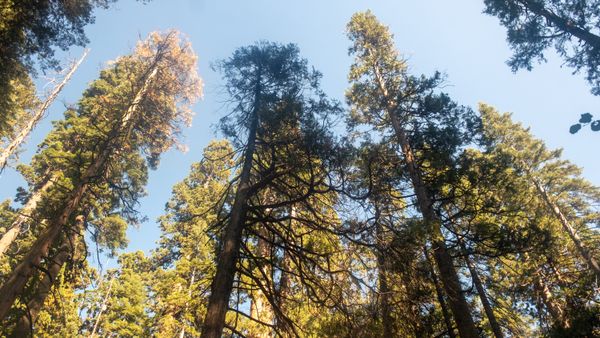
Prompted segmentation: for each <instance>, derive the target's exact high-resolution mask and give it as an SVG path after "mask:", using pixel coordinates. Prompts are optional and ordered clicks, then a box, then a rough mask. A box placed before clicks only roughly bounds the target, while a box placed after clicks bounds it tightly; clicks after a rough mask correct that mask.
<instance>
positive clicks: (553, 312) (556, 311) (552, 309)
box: [533, 273, 570, 328]
mask: <svg viewBox="0 0 600 338" xmlns="http://www.w3.org/2000/svg"><path fill="white" fill-rule="evenodd" d="M533 288H534V289H535V290H536V291H537V292H538V294H539V297H540V299H541V300H542V303H543V304H544V306H545V307H546V310H548V313H549V314H550V317H552V320H553V321H554V322H556V323H558V324H559V325H560V326H561V327H564V328H568V327H569V326H570V325H569V322H568V321H567V320H566V319H565V316H564V311H563V309H562V308H561V306H560V305H559V304H558V303H556V300H555V299H554V296H553V295H552V291H550V289H549V288H548V286H547V285H546V283H544V280H543V279H542V277H541V276H539V274H537V273H536V276H535V277H534V281H533Z"/></svg>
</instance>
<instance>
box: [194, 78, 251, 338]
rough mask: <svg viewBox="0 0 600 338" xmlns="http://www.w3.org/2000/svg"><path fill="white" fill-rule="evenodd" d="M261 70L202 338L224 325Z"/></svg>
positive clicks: (247, 181)
mask: <svg viewBox="0 0 600 338" xmlns="http://www.w3.org/2000/svg"><path fill="white" fill-rule="evenodd" d="M260 74H261V71H260V68H259V70H258V76H257V79H256V87H255V92H254V107H253V111H252V113H251V116H250V119H251V121H250V127H249V128H248V141H247V143H246V151H245V152H244V164H243V166H242V172H241V174H240V182H239V184H238V188H237V191H236V193H235V200H234V202H233V206H232V208H231V212H230V215H229V223H228V224H227V227H226V228H225V234H224V236H223V240H222V241H223V247H222V249H221V252H220V253H219V256H218V258H217V272H216V274H215V277H214V279H213V282H212V285H211V293H210V296H209V298H208V306H207V308H206V316H205V318H204V325H203V328H202V334H201V337H202V338H220V337H221V334H222V333H223V327H224V326H225V315H226V313H227V309H228V307H229V296H230V295H231V290H232V288H233V280H234V277H235V272H236V264H237V260H238V255H239V251H240V245H241V243H240V241H241V240H242V231H243V229H244V224H245V221H246V204H247V200H248V197H249V194H250V188H251V187H252V185H251V182H250V176H251V171H252V162H253V158H254V151H255V148H256V135H257V129H258V120H259V117H258V112H259V109H260V96H261V93H262V88H261V75H260Z"/></svg>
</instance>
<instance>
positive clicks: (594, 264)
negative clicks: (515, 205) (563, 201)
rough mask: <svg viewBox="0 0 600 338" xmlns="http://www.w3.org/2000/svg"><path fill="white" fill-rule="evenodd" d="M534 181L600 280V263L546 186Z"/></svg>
mask: <svg viewBox="0 0 600 338" xmlns="http://www.w3.org/2000/svg"><path fill="white" fill-rule="evenodd" d="M529 174H530V176H531V173H529ZM532 180H533V183H534V185H535V188H536V189H537V191H538V192H539V194H540V195H541V196H542V198H543V199H544V201H545V202H546V204H547V205H548V208H550V210H551V211H552V213H553V214H554V216H555V217H556V218H557V219H558V220H559V221H560V224H561V225H562V227H563V229H564V230H565V231H566V232H567V233H568V234H569V237H570V238H571V240H572V241H573V243H575V246H576V247H577V250H578V251H579V254H580V255H581V257H583V259H584V260H585V262H586V263H587V265H588V267H589V268H590V269H591V270H592V271H594V273H595V274H596V276H597V277H598V278H600V265H598V262H597V261H596V259H595V258H594V256H592V253H591V252H590V251H589V250H588V248H587V247H586V246H585V244H584V243H583V241H582V240H581V238H580V237H579V235H578V234H577V232H576V231H575V229H574V228H573V227H572V226H571V224H570V223H569V220H567V218H566V217H565V215H564V214H563V213H562V211H561V210H560V208H559V207H558V205H557V204H556V203H554V202H553V201H552V199H551V198H550V196H549V195H548V192H547V191H546V189H544V186H542V184H541V183H540V182H538V181H537V180H536V179H535V178H532Z"/></svg>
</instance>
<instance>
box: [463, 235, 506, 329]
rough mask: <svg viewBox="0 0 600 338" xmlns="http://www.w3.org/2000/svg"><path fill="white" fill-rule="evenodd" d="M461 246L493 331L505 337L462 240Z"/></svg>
mask: <svg viewBox="0 0 600 338" xmlns="http://www.w3.org/2000/svg"><path fill="white" fill-rule="evenodd" d="M460 246H461V249H462V253H463V255H464V258H465V263H466V264H467V268H468V269H469V272H470V273H471V279H472V280H473V284H475V289H477V294H478V295H479V299H480V300H481V304H482V305H483V310H484V311H485V315H486V316H487V318H488V321H489V322H490V326H491V328H492V332H493V333H494V336H495V337H496V338H503V337H504V334H503V333H502V329H501V328H500V324H499V323H498V320H497V319H496V315H495V314H494V309H493V308H492V304H491V303H490V301H489V299H488V297H487V294H486V292H485V288H484V286H483V283H482V282H481V279H480V278H479V273H478V272H477V269H476V268H475V267H474V266H473V264H472V263H471V258H470V257H469V254H468V252H467V249H466V248H465V246H464V244H463V243H462V242H460Z"/></svg>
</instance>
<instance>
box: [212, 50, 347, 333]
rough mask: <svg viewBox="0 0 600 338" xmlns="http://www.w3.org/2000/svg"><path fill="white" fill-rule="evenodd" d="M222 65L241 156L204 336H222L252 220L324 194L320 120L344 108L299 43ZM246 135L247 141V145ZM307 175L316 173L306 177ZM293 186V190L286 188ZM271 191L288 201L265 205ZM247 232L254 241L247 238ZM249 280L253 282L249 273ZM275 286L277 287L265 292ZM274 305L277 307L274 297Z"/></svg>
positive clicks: (240, 53) (242, 53) (227, 126)
mask: <svg viewBox="0 0 600 338" xmlns="http://www.w3.org/2000/svg"><path fill="white" fill-rule="evenodd" d="M219 68H220V69H221V70H222V72H223V74H224V77H225V79H226V81H227V85H226V88H227V90H228V92H229V94H230V95H231V97H232V107H233V110H232V114H231V115H230V116H228V117H226V118H225V119H224V120H223V123H222V126H223V130H224V132H225V134H226V135H228V136H230V137H231V138H233V139H234V140H235V141H236V142H235V143H234V144H235V145H236V147H238V148H241V149H242V154H241V156H239V160H238V165H239V166H240V168H239V176H238V177H237V180H236V183H235V194H234V197H233V202H232V206H231V208H230V210H229V214H228V216H227V218H226V220H225V221H224V222H223V224H224V228H223V230H222V231H223V232H222V237H221V238H220V242H219V246H218V248H219V251H218V252H219V253H218V255H217V269H216V274H215V277H214V280H213V282H212V287H211V294H210V297H209V301H208V307H207V314H206V317H205V320H204V325H203V331H202V337H220V336H221V333H222V330H223V327H224V326H225V325H226V323H225V315H226V312H227V309H228V305H229V299H230V295H231V292H232V288H233V283H234V277H235V275H236V272H238V271H241V270H238V267H239V268H240V269H241V268H244V264H242V262H239V257H240V252H241V251H240V250H242V251H243V252H244V254H245V255H247V254H251V252H250V251H249V250H248V249H247V247H246V246H245V243H246V240H247V239H249V238H256V237H260V234H259V233H258V231H256V228H254V227H251V226H250V225H251V224H253V223H254V224H260V221H256V220H255V221H254V222H252V221H253V220H254V219H255V218H256V217H261V218H264V217H265V216H267V218H268V215H265V213H267V211H268V210H272V211H275V210H276V208H277V209H281V208H283V207H285V206H289V205H291V204H293V203H295V202H298V201H303V200H307V199H308V198H309V197H310V196H312V195H313V194H315V192H316V191H318V190H317V187H318V186H319V185H321V182H322V178H321V179H320V180H319V177H318V176H317V177H315V176H312V175H310V173H312V172H319V171H318V170H317V169H316V168H318V163H319V162H318V161H319V159H320V158H323V157H324V156H323V154H324V152H326V151H328V149H330V148H331V146H330V143H331V142H330V138H329V137H328V133H327V132H326V131H324V130H323V128H321V124H320V123H321V122H320V121H319V118H320V117H321V116H325V117H326V116H327V115H330V114H335V113H336V112H337V111H338V108H337V105H335V104H332V103H330V102H329V100H328V99H327V98H326V97H325V95H324V94H323V93H322V92H321V91H320V90H319V88H318V80H319V77H320V74H319V73H318V72H316V71H314V70H312V71H311V70H309V69H308V67H307V62H306V61H305V60H303V59H301V58H300V57H299V56H298V49H297V47H296V46H294V45H277V44H271V43H259V44H257V45H253V46H249V47H243V48H240V49H238V50H237V51H236V52H235V53H234V55H233V56H232V57H231V58H230V59H228V60H225V61H223V62H221V63H220V64H219ZM321 118H322V117H321ZM242 137H245V142H244V143H242V142H241V141H240V140H241V139H242ZM321 163H322V162H321ZM320 172H321V173H324V172H326V171H320ZM301 173H308V174H309V175H308V176H307V177H304V176H303V175H302V174H301ZM286 184H287V185H288V187H287V188H284V186H283V185H286ZM267 188H268V189H269V190H271V191H276V192H277V193H278V194H279V195H280V196H281V197H279V198H276V199H274V201H275V202H274V203H266V202H265V201H261V200H260V199H259V196H263V198H264V195H262V194H261V191H262V192H264V191H265V190H264V189H267ZM269 198H270V197H269ZM288 212H289V209H288ZM245 229H248V230H249V231H250V234H251V235H252V237H250V236H244V230H245ZM250 234H249V235H250ZM254 236H256V237H254ZM245 276H246V277H249V278H252V277H253V275H252V273H250V272H248V271H247V272H246V273H245ZM258 281H259V280H256V279H255V282H258ZM263 281H268V279H264V280H263ZM258 285H259V286H260V285H261V284H258ZM263 286H264V285H263ZM268 289H272V286H271V287H267V288H265V289H263V291H267V290H268ZM269 293H270V292H269ZM265 294H266V293H265ZM269 302H270V303H271V305H273V303H274V298H272V297H271V300H269ZM274 310H275V311H276V310H277V308H274ZM276 315H277V311H276ZM228 327H229V328H230V329H234V330H235V328H233V327H231V326H230V325H228ZM288 328H290V327H289V326H288ZM290 329H291V328H290Z"/></svg>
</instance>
